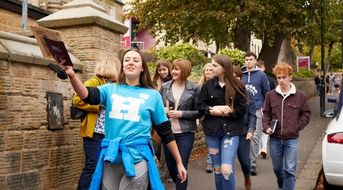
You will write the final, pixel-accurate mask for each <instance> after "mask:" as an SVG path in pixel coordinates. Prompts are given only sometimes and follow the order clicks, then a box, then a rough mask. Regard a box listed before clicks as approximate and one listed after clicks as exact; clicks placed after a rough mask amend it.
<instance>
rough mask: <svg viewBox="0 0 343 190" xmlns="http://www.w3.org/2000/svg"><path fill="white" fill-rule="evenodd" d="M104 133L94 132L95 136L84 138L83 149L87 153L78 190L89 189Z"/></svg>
mask: <svg viewBox="0 0 343 190" xmlns="http://www.w3.org/2000/svg"><path fill="white" fill-rule="evenodd" d="M103 138H104V135H102V134H98V133H94V134H93V138H89V137H84V138H83V151H84V153H85V166H84V168H83V170H82V173H81V176H80V179H79V183H78V184H77V189H78V190H88V189H89V186H90V184H91V182H92V175H93V173H94V171H95V168H96V164H97V163H98V158H99V154H100V147H101V141H102V139H103Z"/></svg>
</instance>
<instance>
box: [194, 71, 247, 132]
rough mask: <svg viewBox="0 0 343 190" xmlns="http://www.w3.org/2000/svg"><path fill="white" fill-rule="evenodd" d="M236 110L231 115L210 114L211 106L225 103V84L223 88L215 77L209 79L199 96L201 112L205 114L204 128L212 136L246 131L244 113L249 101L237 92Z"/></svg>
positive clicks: (234, 101)
mask: <svg viewBox="0 0 343 190" xmlns="http://www.w3.org/2000/svg"><path fill="white" fill-rule="evenodd" d="M233 104H234V106H233V108H234V112H233V113H231V114H230V116H213V115H210V112H209V107H212V106H217V105H226V104H225V86H224V87H223V88H222V87H221V86H220V85H219V83H218V78H217V77H215V78H213V79H211V80H208V81H207V82H206V83H205V84H204V85H203V86H202V88H201V90H200V93H199V97H198V109H199V112H200V113H201V114H203V115H205V118H204V123H203V130H204V133H205V134H206V135H210V136H223V135H224V134H228V135H229V136H236V135H241V134H243V133H244V127H245V124H244V114H245V112H246V108H247V102H246V101H245V100H244V98H243V97H242V96H241V95H240V94H239V93H236V95H235V97H234V99H233Z"/></svg>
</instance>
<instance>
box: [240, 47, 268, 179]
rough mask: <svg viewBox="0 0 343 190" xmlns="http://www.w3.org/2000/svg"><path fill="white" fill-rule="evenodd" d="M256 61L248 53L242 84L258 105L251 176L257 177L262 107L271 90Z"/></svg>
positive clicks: (251, 148) (252, 145)
mask: <svg viewBox="0 0 343 190" xmlns="http://www.w3.org/2000/svg"><path fill="white" fill-rule="evenodd" d="M256 59H257V56H256V55H255V54H254V53H252V52H248V53H246V54H245V60H244V61H245V67H244V68H243V69H242V70H243V78H242V82H243V83H244V84H245V88H246V89H247V90H249V91H251V92H253V95H254V97H255V105H256V117H257V119H256V130H255V132H254V139H253V140H252V141H251V142H250V146H251V147H250V162H251V168H250V170H251V175H257V168H256V167H257V157H258V155H259V151H260V148H261V140H262V139H261V138H262V107H263V103H264V99H265V96H266V94H267V92H268V91H269V90H270V86H269V82H268V78H267V75H266V74H265V73H264V72H262V71H260V70H259V69H258V68H257V66H256V61H257V60H256Z"/></svg>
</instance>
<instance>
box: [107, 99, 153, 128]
mask: <svg viewBox="0 0 343 190" xmlns="http://www.w3.org/2000/svg"><path fill="white" fill-rule="evenodd" d="M140 97H142V96H140ZM148 97H149V96H148ZM148 97H146V98H144V97H143V98H132V97H123V96H118V95H117V94H113V95H112V110H111V111H110V113H109V117H110V118H115V119H124V120H129V121H135V122H138V121H139V120H140V115H139V114H138V112H139V107H140V105H141V104H143V103H144V99H147V98H148ZM114 101H115V102H114Z"/></svg>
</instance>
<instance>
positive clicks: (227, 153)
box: [205, 135, 239, 190]
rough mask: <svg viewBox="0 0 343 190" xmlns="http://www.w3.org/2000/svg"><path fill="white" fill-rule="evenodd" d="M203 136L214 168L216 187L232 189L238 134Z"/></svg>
mask: <svg viewBox="0 0 343 190" xmlns="http://www.w3.org/2000/svg"><path fill="white" fill-rule="evenodd" d="M205 138H206V143H207V147H208V151H209V153H210V155H211V159H212V165H213V168H214V177H215V178H214V179H215V184H216V189H217V190H224V189H225V190H234V189H235V175H234V168H235V159H236V155H237V149H238V144H239V136H230V137H229V136H228V135H224V136H222V137H215V136H209V135H206V136H205Z"/></svg>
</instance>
